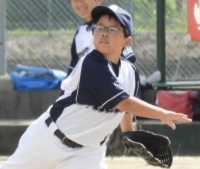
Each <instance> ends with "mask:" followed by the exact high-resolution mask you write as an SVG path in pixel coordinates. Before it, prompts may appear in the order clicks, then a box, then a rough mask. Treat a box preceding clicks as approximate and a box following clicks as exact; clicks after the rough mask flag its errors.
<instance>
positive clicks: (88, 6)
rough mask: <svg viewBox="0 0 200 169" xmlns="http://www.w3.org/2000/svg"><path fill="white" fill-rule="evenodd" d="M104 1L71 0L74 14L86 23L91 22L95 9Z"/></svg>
mask: <svg viewBox="0 0 200 169" xmlns="http://www.w3.org/2000/svg"><path fill="white" fill-rule="evenodd" d="M102 2H103V0H71V5H72V8H73V10H74V12H75V13H76V14H77V15H78V16H79V17H81V18H83V19H85V20H86V21H88V22H89V21H91V20H92V18H91V12H92V10H93V8H94V7H96V6H98V5H100V4H101V3H102Z"/></svg>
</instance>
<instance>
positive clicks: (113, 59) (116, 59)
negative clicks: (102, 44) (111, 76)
mask: <svg viewBox="0 0 200 169" xmlns="http://www.w3.org/2000/svg"><path fill="white" fill-rule="evenodd" d="M104 57H105V58H106V59H108V60H109V61H110V62H112V63H113V64H115V65H117V64H118V63H119V59H120V56H117V57H116V55H104Z"/></svg>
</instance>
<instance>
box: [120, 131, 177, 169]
mask: <svg viewBox="0 0 200 169" xmlns="http://www.w3.org/2000/svg"><path fill="white" fill-rule="evenodd" d="M120 139H121V141H122V142H123V143H124V145H125V146H126V148H127V150H128V152H130V151H133V152H134V153H135V154H137V155H138V156H140V157H141V158H143V159H144V160H145V161H146V162H147V163H148V164H151V165H153V166H160V167H163V168H170V166H171V165H172V161H173V155H172V149H171V142H170V140H169V138H168V137H166V136H163V135H159V134H154V133H152V132H148V131H144V130H141V131H131V132H124V133H122V134H121V136H120Z"/></svg>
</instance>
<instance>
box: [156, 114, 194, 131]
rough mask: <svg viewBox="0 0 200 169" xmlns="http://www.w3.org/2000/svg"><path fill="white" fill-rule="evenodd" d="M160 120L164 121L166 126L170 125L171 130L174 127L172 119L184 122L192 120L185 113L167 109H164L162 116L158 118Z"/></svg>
mask: <svg viewBox="0 0 200 169" xmlns="http://www.w3.org/2000/svg"><path fill="white" fill-rule="evenodd" d="M160 120H161V121H162V122H164V123H165V124H167V125H168V126H170V127H171V128H172V129H173V130H175V129H176V126H175V124H174V121H178V122H185V123H189V122H192V119H189V118H188V117H187V115H185V114H182V113H175V112H172V111H167V110H166V111H165V113H164V114H163V116H162V117H161V118H160Z"/></svg>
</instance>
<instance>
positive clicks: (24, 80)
mask: <svg viewBox="0 0 200 169" xmlns="http://www.w3.org/2000/svg"><path fill="white" fill-rule="evenodd" d="M10 76H11V79H12V81H13V83H14V87H15V89H16V90H25V91H29V90H56V89H60V84H61V82H62V80H64V79H65V78H66V76H67V74H66V73H65V72H63V71H61V70H55V69H47V68H41V67H34V66H25V65H20V64H18V65H17V66H16V71H15V72H11V73H10Z"/></svg>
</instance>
